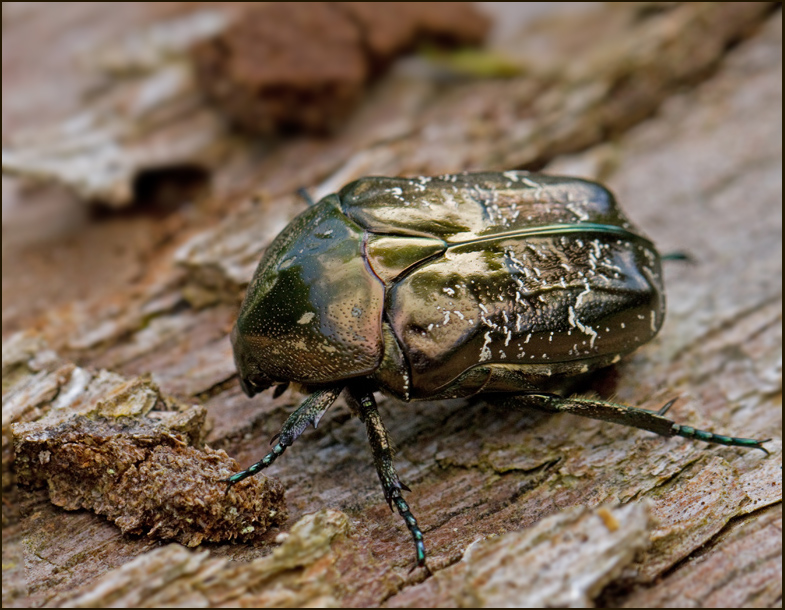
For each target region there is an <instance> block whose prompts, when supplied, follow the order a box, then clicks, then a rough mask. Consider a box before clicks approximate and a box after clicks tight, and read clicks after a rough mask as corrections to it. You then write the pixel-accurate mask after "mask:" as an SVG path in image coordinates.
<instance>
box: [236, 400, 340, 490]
mask: <svg viewBox="0 0 785 610" xmlns="http://www.w3.org/2000/svg"><path fill="white" fill-rule="evenodd" d="M342 390H343V386H337V387H334V388H328V389H326V390H318V391H316V392H314V393H313V394H311V395H310V396H309V397H308V398H306V399H305V401H304V402H303V404H301V405H300V406H299V407H298V408H297V410H296V411H295V412H294V413H292V414H291V415H290V416H289V417H288V419H287V420H286V422H285V423H284V425H283V426H282V427H281V431H280V432H279V433H278V434H276V435H275V436H274V437H273V442H275V440H276V439H277V440H278V442H277V443H275V445H274V446H273V450H272V451H270V453H268V454H267V455H265V456H264V457H263V458H262V459H261V460H259V461H258V462H256V464H254V465H253V466H249V467H248V468H246V469H245V470H243V471H242V472H238V473H237V474H233V475H232V476H230V477H229V478H228V479H226V480H225V482H226V483H229V485H234V484H235V483H238V482H239V481H242V480H243V479H245V478H247V477H250V476H253V475H255V474H256V473H257V472H259V471H260V470H262V469H264V468H267V467H268V466H269V465H270V464H272V463H273V462H274V461H275V460H276V459H277V458H278V457H279V456H280V455H281V454H282V453H283V452H284V451H285V450H286V448H287V447H289V446H290V445H291V444H292V443H293V442H294V441H295V440H296V439H297V437H298V436H300V435H301V434H302V433H303V431H304V430H305V429H306V428H307V427H308V424H313V427H314V428H315V427H316V426H317V425H318V424H319V420H320V419H321V418H322V415H324V414H325V412H326V411H327V409H329V408H330V405H332V404H333V403H334V402H335V399H336V398H338V395H339V394H340V393H341V391H342Z"/></svg>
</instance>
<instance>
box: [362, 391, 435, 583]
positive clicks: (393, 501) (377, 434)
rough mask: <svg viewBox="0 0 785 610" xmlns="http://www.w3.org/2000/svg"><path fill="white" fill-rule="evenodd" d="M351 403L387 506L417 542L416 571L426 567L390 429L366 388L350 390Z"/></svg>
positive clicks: (422, 547) (421, 538)
mask: <svg viewBox="0 0 785 610" xmlns="http://www.w3.org/2000/svg"><path fill="white" fill-rule="evenodd" d="M348 395H349V401H350V403H352V407H353V408H354V409H355V410H356V412H357V415H358V416H359V418H360V420H361V421H362V422H363V423H364V424H365V430H366V432H367V434H368V442H369V443H370V445H371V451H372V453H373V463H374V466H376V472H377V473H378V474H379V480H380V481H381V483H382V488H383V489H384V497H385V499H386V500H387V504H389V505H390V510H393V505H395V508H396V509H398V514H399V515H401V517H403V520H404V521H405V522H406V527H408V528H409V531H410V532H411V534H412V538H414V547H415V553H416V556H417V563H416V565H415V567H425V568H426V569H428V566H426V565H425V544H424V542H423V534H422V532H421V531H420V526H419V525H417V519H416V518H415V517H414V515H413V514H412V512H411V510H409V505H408V504H407V503H406V500H404V499H403V495H402V494H401V490H404V489H405V490H406V491H411V490H410V489H409V488H408V487H407V486H406V485H404V484H403V483H401V480H400V479H399V478H398V473H397V472H396V470H395V466H394V465H393V461H392V458H393V450H392V446H391V444H390V437H389V435H388V434H387V429H386V428H385V427H384V422H383V421H382V418H381V416H380V415H379V410H378V409H377V407H376V401H375V400H374V398H373V392H372V391H371V390H370V389H367V388H364V387H358V386H355V387H352V386H349V392H348Z"/></svg>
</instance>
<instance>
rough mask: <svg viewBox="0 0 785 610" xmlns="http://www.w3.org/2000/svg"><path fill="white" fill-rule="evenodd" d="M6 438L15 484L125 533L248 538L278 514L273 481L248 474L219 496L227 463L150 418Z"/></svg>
mask: <svg viewBox="0 0 785 610" xmlns="http://www.w3.org/2000/svg"><path fill="white" fill-rule="evenodd" d="M14 437H15V438H14V445H15V449H16V470H17V477H18V480H19V482H20V483H21V484H28V485H46V486H48V488H49V496H50V499H51V501H52V503H53V504H55V505H57V506H61V507H63V508H65V509H66V510H77V509H80V508H87V509H89V510H92V511H94V512H96V513H97V514H99V515H104V516H105V517H106V518H107V519H109V520H110V521H113V522H114V523H116V524H117V526H118V527H120V529H121V530H122V531H123V532H124V533H129V534H138V535H142V534H143V535H147V536H150V537H153V538H158V539H164V540H177V541H178V542H181V543H182V544H185V545H188V546H196V545H198V544H199V543H201V542H202V541H203V540H207V541H210V542H219V541H223V540H232V539H240V540H252V539H254V538H258V537H259V536H260V535H262V534H264V533H265V532H266V531H267V530H268V529H269V528H270V527H271V526H274V525H279V524H282V523H283V522H284V521H285V520H286V517H287V513H286V506H285V501H284V490H283V486H282V485H281V484H280V483H278V482H277V481H275V480H272V479H268V478H266V477H255V478H254V479H252V480H250V481H248V482H247V483H245V484H243V485H241V486H237V487H235V488H232V489H231V490H229V492H228V493H227V491H226V490H227V486H226V484H225V483H223V482H222V480H223V479H226V478H227V477H228V476H230V475H231V474H232V473H233V472H234V471H236V470H237V465H236V463H235V461H234V460H232V459H231V458H230V457H229V456H227V455H226V453H225V452H224V451H214V450H212V449H209V448H205V449H196V448H194V447H191V446H189V445H188V444H187V438H186V437H185V436H183V435H181V434H178V433H173V432H171V431H170V430H167V429H166V428H165V427H164V426H163V425H160V424H157V423H156V422H155V421H154V420H152V419H149V418H142V419H139V418H116V419H115V418H103V417H101V418H96V419H91V418H87V417H84V416H76V417H74V418H72V419H70V420H68V421H67V422H64V423H62V424H60V425H59V426H55V427H52V428H46V427H44V426H42V425H40V424H37V423H30V424H21V425H17V426H15V428H14Z"/></svg>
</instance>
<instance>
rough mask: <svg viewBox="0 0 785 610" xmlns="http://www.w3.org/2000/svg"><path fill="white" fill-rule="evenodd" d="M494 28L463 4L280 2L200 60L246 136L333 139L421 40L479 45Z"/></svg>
mask: <svg viewBox="0 0 785 610" xmlns="http://www.w3.org/2000/svg"><path fill="white" fill-rule="evenodd" d="M489 25H490V24H489V21H488V19H487V18H485V17H483V16H482V15H480V14H478V13H477V12H476V11H475V10H474V9H473V8H472V7H471V6H470V5H469V4H468V3H460V2H448V3H441V2H421V3H405V2H381V3H373V4H372V5H370V4H368V5H366V4H365V3H362V2H335V3H334V2H308V3H298V2H270V3H265V4H263V5H261V6H256V7H253V8H252V9H249V10H248V11H247V12H246V13H245V14H244V15H243V16H242V18H241V19H239V20H238V21H237V23H235V24H234V25H233V26H232V27H230V28H229V29H228V30H227V31H225V32H223V33H222V34H220V35H219V36H217V37H216V38H214V39H213V40H211V41H208V42H205V43H202V44H199V45H197V46H196V47H195V48H194V58H195V60H196V65H197V71H198V74H199V78H200V81H201V83H202V86H203V88H204V89H205V91H206V92H207V93H208V95H209V96H210V97H211V98H212V99H213V100H214V101H215V102H216V104H218V106H220V107H221V108H222V110H223V111H224V112H225V113H226V114H227V116H229V117H230V118H231V120H232V121H233V122H234V123H235V124H237V125H238V126H240V127H241V128H243V129H245V130H247V131H250V132H253V133H260V134H271V133H276V132H287V131H300V130H302V131H307V132H313V133H329V132H331V131H334V130H335V129H336V128H337V127H338V126H339V125H340V124H341V123H343V121H344V120H345V119H346V118H347V117H348V116H349V114H350V113H351V112H352V111H353V110H354V108H355V107H356V106H357V104H358V103H359V101H360V100H361V99H362V97H363V95H364V93H365V88H366V84H367V83H368V81H369V80H370V79H371V78H372V77H373V76H375V75H376V74H378V73H379V72H380V71H381V70H382V69H383V68H384V67H385V66H386V65H388V64H389V63H390V62H391V61H392V60H393V59H394V58H395V57H396V56H397V55H399V54H400V53H402V52H404V51H406V50H409V49H411V48H412V47H414V45H415V44H416V43H417V41H418V40H421V39H423V38H428V39H436V40H440V41H445V42H451V43H459V44H477V43H479V42H482V40H483V38H484V37H485V34H486V32H487V30H488V27H489Z"/></svg>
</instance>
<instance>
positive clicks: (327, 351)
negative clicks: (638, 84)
mask: <svg viewBox="0 0 785 610" xmlns="http://www.w3.org/2000/svg"><path fill="white" fill-rule="evenodd" d="M660 260H661V257H660V255H659V253H658V252H657V250H656V249H655V247H654V245H653V244H652V243H651V242H650V241H649V240H648V239H646V238H645V237H644V236H643V235H641V233H640V232H639V231H638V230H637V229H635V228H634V227H633V226H632V225H631V224H630V222H629V221H628V220H627V219H626V218H625V216H624V215H623V214H622V212H621V211H620V210H619V208H618V206H617V205H616V202H615V200H614V198H613V196H612V195H611V193H610V192H609V191H608V190H607V189H605V188H604V187H602V186H600V185H599V184H596V183H593V182H589V181H586V180H580V179H577V178H565V177H557V176H546V175H538V174H530V173H528V172H521V171H508V172H503V173H496V172H486V173H475V174H455V175H445V176H438V177H432V178H431V177H420V178H382V177H370V178H362V179H360V180H357V181H355V182H352V183H351V184H349V185H347V186H345V187H344V188H343V189H341V191H340V192H339V193H337V194H332V195H328V196H327V197H325V198H324V199H322V200H321V201H319V202H318V203H317V204H315V205H312V206H311V207H310V208H309V209H308V210H306V211H305V212H303V213H302V214H300V215H299V216H298V217H297V218H295V219H294V220H293V221H292V222H291V224H289V225H288V226H287V227H286V228H285V229H284V230H283V231H282V232H281V233H280V234H279V235H278V236H277V237H276V238H275V240H274V241H273V242H272V244H271V245H270V247H269V248H268V249H267V251H266V252H265V254H264V257H263V258H262V260H261V262H260V263H259V267H258V268H257V270H256V273H255V275H254V277H253V280H252V281H251V284H250V286H249V287H248V292H247V294H246V297H245V301H244V302H243V305H242V309H241V311H240V315H239V318H238V320H237V324H236V325H235V327H234V329H233V331H232V344H233V348H234V357H235V362H236V364H237V370H238V371H239V375H240V385H241V386H242V389H243V391H244V392H245V393H246V394H247V395H248V396H253V395H254V394H256V393H258V392H261V391H262V390H265V389H267V388H269V387H271V386H272V385H278V387H277V388H276V392H277V393H280V392H282V391H283V390H284V389H285V388H286V386H287V385H288V383H289V382H297V383H298V384H301V385H302V386H303V387H304V388H305V389H306V390H307V391H308V392H310V396H309V397H308V398H307V399H306V400H305V401H304V402H303V403H302V405H301V406H300V407H299V408H298V409H297V410H296V411H295V412H294V413H292V415H291V416H290V417H289V418H288V419H287V420H286V422H285V423H284V425H283V427H282V428H281V431H280V433H279V434H278V435H276V437H274V438H273V442H274V443H275V444H274V446H273V448H272V451H271V452H270V453H269V454H268V455H266V456H265V457H264V458H262V460H260V461H259V462H257V463H256V464H254V465H253V466H251V467H250V468H248V469H247V470H244V471H242V472H239V473H237V474H235V475H234V476H232V477H230V478H229V479H227V482H228V483H229V484H230V485H231V484H234V483H237V482H238V481H241V480H242V479H244V478H246V477H248V476H251V475H253V474H255V473H257V472H259V471H260V470H262V469H263V468H266V467H267V466H269V465H270V464H272V463H273V462H274V461H275V459H276V458H278V456H280V455H281V454H282V453H283V452H284V451H285V450H286V448H287V447H289V446H290V445H291V444H292V443H293V442H294V441H295V439H296V438H297V437H298V436H300V434H301V433H302V432H303V431H304V430H305V428H306V427H307V426H308V424H313V425H314V427H316V425H317V424H318V422H319V420H320V419H321V417H322V416H323V415H324V413H325V412H326V411H327V409H328V408H329V407H330V405H331V404H332V403H333V401H335V399H336V398H337V397H338V395H339V394H340V393H341V392H342V391H345V392H346V398H347V401H348V403H349V405H350V407H351V408H352V410H353V411H354V412H355V414H356V415H358V416H359V418H360V419H361V420H362V421H363V422H364V423H365V426H366V430H367V433H368V440H369V442H370V446H371V450H372V452H373V460H374V465H375V466H376V470H377V472H378V474H379V479H380V480H381V483H382V488H383V489H384V495H385V498H386V499H387V502H388V504H389V505H390V508H391V509H392V508H393V507H395V508H396V509H397V510H398V513H399V514H400V515H401V517H403V519H404V521H405V522H406V525H407V527H408V528H409V531H410V532H411V534H412V537H413V538H414V544H415V548H416V556H417V565H418V566H424V565H425V546H424V543H423V535H422V532H421V531H420V528H419V526H418V525H417V520H416V519H415V517H414V515H413V514H412V513H411V511H410V509H409V505H408V504H407V503H406V500H404V498H403V495H402V493H401V492H402V490H407V491H408V488H407V487H406V486H405V485H404V484H403V483H401V481H400V480H399V478H398V474H397V472H396V471H395V467H394V466H393V462H392V457H393V452H392V449H391V444H390V440H389V437H388V435H387V430H386V429H385V427H384V423H383V422H382V420H381V417H380V416H379V411H378V410H377V408H376V402H375V401H374V398H373V393H374V392H375V391H382V392H384V393H386V394H389V395H392V396H394V397H396V398H398V399H399V400H403V401H411V400H434V399H445V398H458V397H465V396H472V395H475V394H479V393H504V394H512V395H514V401H515V403H516V404H518V405H520V406H521V407H526V408H535V409H540V410H545V411H551V412H568V413H574V414H576V415H582V416H585V417H591V418H594V419H599V420H603V421H608V422H613V423H617V424H624V425H627V426H633V427H635V428H641V429H643V430H648V431H651V432H655V433H657V434H661V435H663V436H683V437H686V438H692V439H697V440H701V441H706V442H710V443H719V444H722V445H737V446H741V447H753V448H758V449H762V450H763V451H766V449H765V448H764V447H763V446H762V443H764V442H766V441H758V440H753V439H746V438H733V437H729V436H724V435H718V434H713V433H710V432H705V431H703V430H696V429H694V428H691V427H689V426H681V425H679V424H676V423H674V422H673V421H671V420H669V419H667V418H666V417H665V413H666V411H667V410H668V408H669V407H670V406H671V405H672V404H673V402H674V401H670V402H669V403H668V404H666V405H665V406H664V407H663V408H662V409H660V410H659V411H657V412H654V411H647V410H643V409H638V408H634V407H628V406H625V405H620V404H614V403H610V402H606V401H602V400H594V399H586V398H562V397H560V396H557V395H555V394H554V393H553V391H554V390H557V389H559V388H560V385H562V384H563V380H564V379H565V378H568V377H574V376H576V375H580V374H583V373H588V372H590V371H593V370H596V369H598V368H601V367H604V366H608V365H610V364H613V363H615V362H618V361H619V360H620V359H621V358H622V357H623V356H624V355H625V354H628V353H629V352H631V351H633V350H634V349H636V348H637V347H639V346H640V345H642V344H643V343H646V342H647V341H649V340H650V339H652V337H654V335H656V334H657V331H658V330H659V328H660V326H661V325H662V320H663V316H664V313H665V299H664V294H663V286H662V274H661V269H660ZM276 441H277V442H276Z"/></svg>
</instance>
